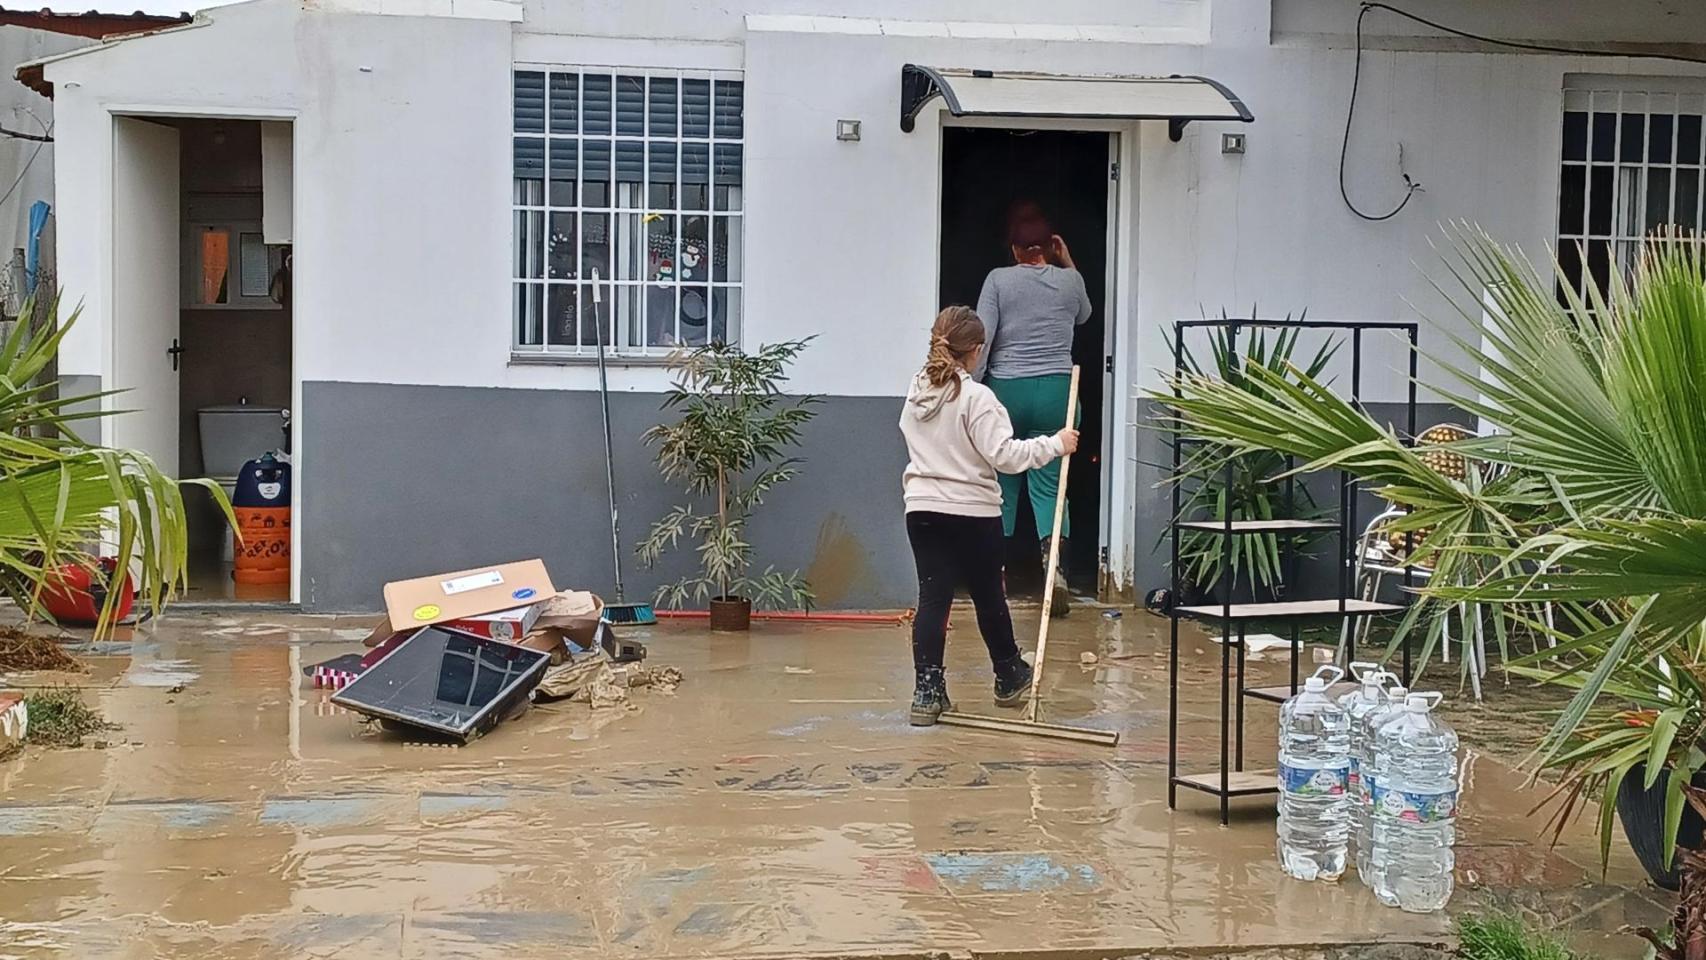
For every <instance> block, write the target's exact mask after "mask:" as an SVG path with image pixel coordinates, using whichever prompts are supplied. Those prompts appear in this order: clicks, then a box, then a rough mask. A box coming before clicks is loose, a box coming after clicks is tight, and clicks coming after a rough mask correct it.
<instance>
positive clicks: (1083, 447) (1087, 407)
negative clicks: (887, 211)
mask: <svg viewBox="0 0 1706 960" xmlns="http://www.w3.org/2000/svg"><path fill="white" fill-rule="evenodd" d="M1112 137H1113V134H1110V133H1095V132H1085V131H1076V130H1012V129H995V128H983V127H948V128H946V129H944V130H943V131H942V249H941V290H940V291H939V292H940V299H941V304H942V305H943V306H946V305H948V304H955V303H963V304H967V305H972V306H975V305H976V304H977V298H978V294H979V292H980V291H981V290H982V287H983V279H984V277H985V276H986V275H987V274H988V273H989V271H991V270H993V269H995V268H997V267H1004V266H1007V265H1009V264H1011V263H1012V262H1013V259H1012V255H1011V253H1010V252H1009V248H1008V245H1007V218H1008V214H1009V211H1010V210H1012V209H1013V208H1014V206H1015V205H1016V204H1019V203H1027V202H1028V203H1034V204H1036V205H1037V206H1038V207H1040V208H1041V210H1042V213H1043V215H1044V216H1045V217H1047V218H1048V220H1049V222H1050V223H1051V224H1052V225H1053V226H1054V229H1055V232H1056V233H1059V234H1060V235H1061V237H1062V238H1063V239H1064V240H1066V242H1067V245H1068V246H1069V247H1070V248H1071V251H1072V258H1073V260H1074V261H1075V262H1076V264H1077V266H1078V270H1079V272H1080V273H1082V274H1083V275H1084V285H1085V288H1086V289H1087V290H1088V291H1089V293H1090V300H1091V303H1092V306H1093V310H1092V312H1091V314H1090V319H1089V320H1088V321H1087V322H1085V323H1084V324H1082V325H1080V326H1079V327H1078V330H1077V332H1076V334H1075V335H1074V337H1073V344H1072V360H1073V362H1074V363H1076V364H1078V365H1079V366H1080V367H1081V368H1082V371H1083V372H1082V375H1081V380H1080V383H1079V398H1078V402H1079V405H1080V407H1082V409H1083V411H1084V412H1083V421H1082V423H1081V424H1080V427H1079V429H1080V432H1081V438H1080V442H1079V446H1078V452H1077V453H1076V454H1074V455H1073V458H1072V469H1071V470H1070V471H1069V473H1068V477H1067V502H1068V510H1069V512H1070V514H1071V524H1072V531H1073V535H1072V537H1071V538H1070V539H1069V540H1068V541H1067V547H1068V553H1067V555H1066V556H1064V557H1063V558H1062V560H1063V563H1064V565H1065V567H1066V570H1067V575H1068V579H1069V581H1070V582H1071V585H1072V588H1073V591H1074V592H1076V593H1080V594H1089V595H1094V594H1095V593H1096V590H1097V585H1098V579H1099V570H1098V566H1099V562H1100V554H1101V550H1100V548H1101V546H1102V537H1103V536H1104V535H1105V534H1104V531H1102V529H1101V498H1102V488H1103V477H1102V463H1101V452H1102V434H1103V423H1102V420H1103V402H1102V401H1103V390H1104V383H1103V364H1104V357H1105V356H1106V352H1107V345H1106V330H1107V328H1106V323H1105V319H1104V318H1105V317H1106V313H1107V302H1106V301H1107V296H1108V294H1107V290H1108V282H1107V281H1108V266H1109V265H1108V200H1109V182H1110V178H1109V169H1110V168H1109V155H1110V153H1109V151H1110V147H1111V144H1110V141H1111V139H1112ZM1061 413H1062V416H1064V415H1065V411H1064V410H1063V411H1061ZM1016 529H1017V531H1018V532H1017V534H1016V535H1015V536H1014V537H1012V538H1010V539H1009V541H1008V544H1007V576H1008V586H1009V589H1011V590H1012V591H1013V592H1015V593H1028V592H1038V593H1040V592H1041V586H1042V570H1041V564H1040V563H1039V561H1038V559H1037V556H1038V554H1037V541H1036V537H1035V536H1034V531H1035V526H1034V523H1033V519H1032V514H1031V507H1030V503H1029V498H1028V497H1022V498H1021V499H1020V507H1019V520H1018V526H1017V528H1016Z"/></svg>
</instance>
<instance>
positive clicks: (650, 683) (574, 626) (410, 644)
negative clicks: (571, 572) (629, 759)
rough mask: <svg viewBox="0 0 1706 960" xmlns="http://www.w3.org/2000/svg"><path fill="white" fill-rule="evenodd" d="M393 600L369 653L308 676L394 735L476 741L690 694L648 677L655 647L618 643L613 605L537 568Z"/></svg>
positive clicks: (417, 584)
mask: <svg viewBox="0 0 1706 960" xmlns="http://www.w3.org/2000/svg"><path fill="white" fill-rule="evenodd" d="M384 596H385V617H384V618H383V619H382V620H380V621H379V622H378V623H377V624H375V626H374V628H373V630H372V631H371V632H370V633H369V634H368V636H367V638H366V640H365V641H364V645H365V646H367V647H368V648H369V649H368V651H367V652H366V653H364V654H349V655H346V656H342V657H336V658H334V659H332V660H328V661H325V662H324V663H319V664H314V665H313V666H311V667H308V668H305V669H304V672H305V673H307V674H308V675H309V676H311V677H312V678H313V682H314V685H315V686H317V687H326V688H329V689H332V690H334V691H336V692H335V693H334V694H333V696H332V698H331V699H332V702H333V703H334V704H337V705H338V706H341V707H346V708H348V709H350V710H352V711H355V712H356V713H359V714H361V715H363V716H365V717H368V718H371V719H376V720H379V721H380V722H381V724H382V725H383V726H385V727H386V728H388V729H398V730H406V731H408V732H411V733H419V732H422V731H424V732H426V733H428V734H430V735H433V736H436V737H439V738H442V739H448V740H450V741H453V742H466V741H468V740H470V739H473V738H475V737H478V736H481V735H483V734H484V733H486V732H487V731H489V730H490V729H491V728H492V727H494V726H496V725H497V724H499V723H501V722H503V721H505V720H508V719H513V718H514V717H517V716H520V715H521V714H522V713H523V712H524V711H525V709H526V705H527V704H528V703H529V702H530V701H532V700H569V701H571V702H576V701H578V702H583V703H589V704H591V705H592V706H593V707H594V708H597V709H603V708H609V707H613V706H622V705H627V704H628V702H629V696H628V691H629V689H630V688H633V687H649V688H652V689H655V690H662V691H666V692H667V691H670V690H673V689H674V688H675V687H676V685H678V684H679V683H681V671H679V670H676V669H674V668H663V669H655V668H644V667H640V666H639V665H638V662H639V661H641V660H643V659H644V658H645V655H646V650H645V647H644V646H643V645H641V644H639V643H636V642H634V641H632V640H628V639H623V638H619V637H617V636H616V634H615V633H614V632H613V631H612V630H611V628H610V625H609V624H608V623H607V622H605V620H604V617H603V613H604V603H603V601H602V600H600V599H599V598H598V597H597V596H595V595H594V594H591V593H588V592H586V591H584V590H561V591H559V590H558V589H557V588H556V587H555V586H553V585H552V583H551V578H550V575H549V574H548V573H547V572H546V570H545V565H544V563H542V562H541V561H539V560H526V561H522V562H519V563H508V564H500V565H498V566H495V567H487V568H481V569H475V570H461V571H456V572H454V573H444V574H436V575H434V576H429V577H420V578H416V579H413V580H400V581H396V582H393V583H388V584H386V585H385V591H384Z"/></svg>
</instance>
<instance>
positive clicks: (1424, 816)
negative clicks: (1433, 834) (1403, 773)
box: [1370, 783, 1457, 823]
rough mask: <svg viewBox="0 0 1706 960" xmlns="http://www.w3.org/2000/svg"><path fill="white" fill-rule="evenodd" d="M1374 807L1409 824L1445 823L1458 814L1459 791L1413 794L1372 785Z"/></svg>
mask: <svg viewBox="0 0 1706 960" xmlns="http://www.w3.org/2000/svg"><path fill="white" fill-rule="evenodd" d="M1370 789H1371V791H1372V794H1373V800H1374V807H1375V809H1376V810H1377V811H1379V812H1381V813H1384V814H1386V815H1387V816H1389V817H1396V818H1398V819H1399V820H1403V821H1405V822H1408V823H1444V822H1445V821H1447V820H1450V819H1451V818H1452V817H1453V816H1455V815H1456V813H1457V791H1456V790H1448V791H1446V792H1445V793H1413V792H1411V791H1409V790H1393V789H1391V788H1388V787H1382V786H1381V785H1380V784H1378V783H1371V784H1370Z"/></svg>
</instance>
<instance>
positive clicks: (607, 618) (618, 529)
mask: <svg viewBox="0 0 1706 960" xmlns="http://www.w3.org/2000/svg"><path fill="white" fill-rule="evenodd" d="M602 290H603V287H602V286H601V285H600V284H599V278H598V271H597V270H596V269H594V270H593V271H592V325H593V327H594V328H595V329H596V330H597V331H598V404H599V407H600V409H601V411H602V412H603V414H604V479H605V482H606V484H607V485H608V486H609V488H610V554H611V556H610V559H611V560H612V561H613V562H614V563H615V564H616V602H615V603H607V604H605V605H604V614H603V617H602V619H603V620H604V622H605V623H609V624H613V625H621V624H628V623H642V624H643V623H657V622H658V618H657V614H656V613H654V612H653V611H652V605H651V604H649V603H644V602H641V603H626V602H624V600H623V597H622V523H621V520H620V519H619V517H618V514H617V512H616V454H615V453H614V451H613V450H612V444H611V442H610V382H609V381H608V380H607V379H606V378H605V373H604V311H603V309H602V308H603V304H604V298H603V296H601V293H602Z"/></svg>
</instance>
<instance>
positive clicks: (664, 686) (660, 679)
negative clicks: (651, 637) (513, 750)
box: [535, 650, 683, 710]
mask: <svg viewBox="0 0 1706 960" xmlns="http://www.w3.org/2000/svg"><path fill="white" fill-rule="evenodd" d="M682 680H683V676H682V673H681V671H680V670H679V669H677V668H675V667H645V666H640V665H639V664H613V663H611V662H610V657H609V656H608V655H606V654H605V653H604V651H602V650H599V651H595V652H593V653H589V654H585V655H583V656H581V658H580V659H578V660H573V661H570V662H567V663H562V664H558V665H556V666H553V667H549V668H547V669H546V671H545V676H544V678H543V679H541V680H540V681H539V686H538V687H537V688H536V691H535V692H536V693H537V694H538V695H539V697H540V698H542V699H549V700H567V701H569V702H571V703H585V704H590V705H591V706H592V708H593V709H595V710H602V709H609V708H611V707H619V706H626V705H628V704H630V702H631V699H632V698H631V697H630V695H629V693H628V691H630V690H633V689H637V688H640V687H645V688H648V689H651V690H657V691H659V692H661V693H670V692H672V691H674V690H675V688H676V687H678V686H680V685H681V681H682Z"/></svg>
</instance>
